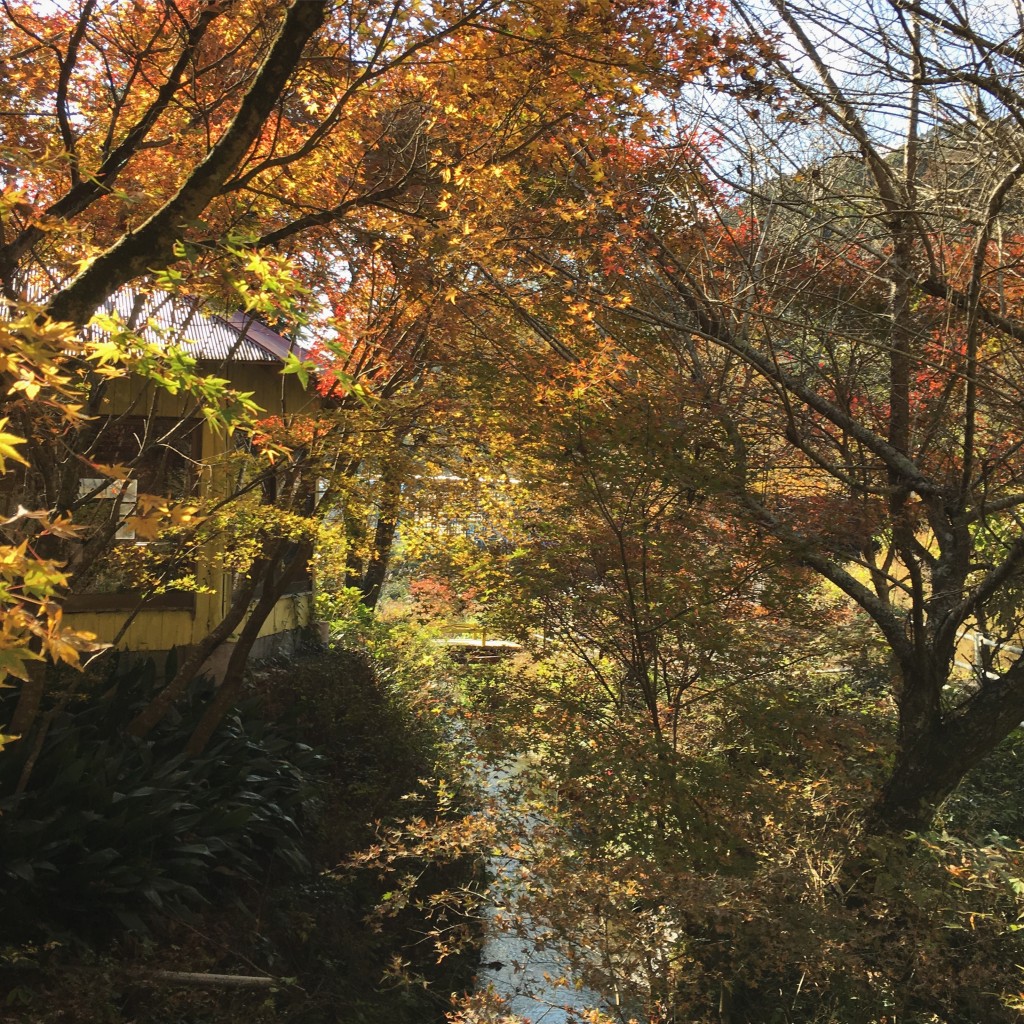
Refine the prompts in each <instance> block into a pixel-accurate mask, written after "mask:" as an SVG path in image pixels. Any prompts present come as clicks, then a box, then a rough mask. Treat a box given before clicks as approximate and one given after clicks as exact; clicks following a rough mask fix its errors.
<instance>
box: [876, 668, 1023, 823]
mask: <svg viewBox="0 0 1024 1024" xmlns="http://www.w3.org/2000/svg"><path fill="white" fill-rule="evenodd" d="M913 678H914V679H915V680H916V681H917V683H918V685H922V686H923V685H928V686H929V688H932V689H934V688H936V687H937V688H938V689H939V690H941V688H942V685H943V684H944V683H945V682H946V677H945V675H944V674H942V675H941V676H939V675H936V676H935V677H933V678H932V679H930V680H922V679H921V678H920V677H913ZM909 685H912V684H911V682H910V681H908V682H905V684H904V687H905V689H906V687H907V686H909ZM921 706H923V702H922V705H921ZM1022 719H1024V661H1018V662H1017V663H1016V664H1014V665H1013V666H1012V667H1011V668H1010V669H1008V670H1007V671H1006V672H1004V673H1003V675H1002V677H1001V678H1000V679H999V680H986V682H985V684H984V685H983V686H982V687H981V688H980V689H978V690H977V691H976V692H975V693H974V694H972V695H971V696H970V697H968V698H967V699H966V700H964V701H963V702H962V703H961V704H960V706H959V707H958V708H956V709H955V710H953V711H952V712H947V713H946V714H945V715H942V714H939V713H938V712H937V711H936V712H935V713H933V714H931V713H929V714H919V715H918V716H917V717H909V716H908V715H907V714H906V713H904V714H903V715H902V716H901V732H900V739H899V744H898V747H897V752H896V760H895V763H894V764H893V767H892V771H891V773H890V776H889V780H888V782H887V783H886V785H885V788H884V789H883V790H882V793H881V794H880V796H879V798H878V800H877V801H876V803H875V806H874V807H873V808H872V812H871V814H870V816H869V822H870V825H871V827H872V828H874V829H876V830H878V831H906V830H908V829H922V828H927V827H928V826H929V825H930V824H931V822H932V819H933V818H934V816H935V812H936V810H938V808H939V805H940V804H941V803H942V801H943V800H945V799H946V797H948V796H949V795H950V793H952V792H953V790H954V789H956V787H957V786H958V785H959V784H960V782H961V781H962V779H963V777H964V776H965V775H966V774H967V773H968V772H969V771H970V770H971V769H972V768H973V767H974V766H975V765H977V764H978V763H979V762H980V761H981V760H982V759H983V758H984V757H986V756H987V755H988V754H990V753H991V752H992V751H993V750H994V749H995V748H996V747H997V746H998V745H999V744H1000V743H1001V742H1002V741H1003V740H1004V739H1006V737H1007V736H1009V735H1010V733H1011V732H1013V730H1014V729H1016V728H1018V727H1019V725H1020V723H1021V721H1022Z"/></svg>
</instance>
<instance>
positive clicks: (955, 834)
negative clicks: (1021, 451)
mask: <svg viewBox="0 0 1024 1024" xmlns="http://www.w3.org/2000/svg"><path fill="white" fill-rule="evenodd" d="M479 675H480V683H479V685H478V687H477V689H476V691H475V693H474V695H473V696H474V697H475V700H474V702H473V706H472V707H471V708H470V710H469V714H470V717H471V719H472V720H474V721H475V722H476V724H477V726H478V736H479V738H480V742H481V743H490V744H491V745H492V747H493V749H494V750H495V752H496V753H506V754H507V753H509V752H514V751H517V750H518V751H519V752H520V753H523V754H526V753H528V754H529V758H528V759H527V760H525V761H523V762H522V763H523V764H525V765H526V766H527V767H526V768H524V770H523V772H522V774H521V776H520V781H521V783H522V785H523V787H524V796H525V797H526V799H527V804H526V805H525V806H526V809H527V810H529V809H530V808H531V807H535V806H538V803H539V804H542V805H543V806H545V807H546V808H547V810H546V811H545V814H544V815H543V817H545V818H546V819H547V820H548V822H549V824H548V825H547V826H546V827H542V828H539V829H536V830H535V832H534V834H533V835H532V836H530V837H529V841H528V848H526V849H523V850H520V851H518V852H517V855H518V856H520V857H522V858H525V859H528V861H529V863H531V865H532V866H533V870H534V871H535V873H536V874H537V875H539V876H541V877H542V878H543V885H537V886H535V887H534V888H533V890H532V895H531V898H530V901H529V903H528V908H527V909H528V910H529V912H530V913H531V914H532V915H533V916H534V917H535V919H538V920H543V921H545V922H548V923H549V924H550V925H552V927H553V929H554V931H555V933H556V934H557V935H560V936H562V937H563V938H564V940H565V941H564V947H563V952H564V954H565V955H566V956H567V957H568V958H569V959H570V961H572V962H573V963H575V965H576V968H577V971H578V973H579V974H580V976H581V977H582V978H583V979H584V980H585V981H586V983H587V984H588V986H589V987H591V988H593V989H595V990H596V991H599V992H604V993H606V994H613V996H612V995H610V996H609V998H612V997H614V998H615V999H616V1000H618V1001H620V1002H621V1004H622V1005H626V1006H630V1007H634V1008H636V1015H637V1016H638V1017H639V1018H640V1019H643V1020H645V1021H650V1022H657V1024H682V1022H686V1024H775V1022H777V1024H980V1022H981V1021H984V1022H986V1024H1010V1022H1013V1021H1017V1020H1019V1019H1021V1018H1020V1014H1021V1010H1022V1005H1021V1002H1020V996H1019V995H1018V993H1019V992H1020V991H1021V985H1020V982H1021V981H1022V979H1024V970H1022V969H1021V968H1020V967H1019V966H1018V965H1020V964H1022V963H1024V943H1022V941H1021V936H1022V934H1024V933H1022V931H1021V930H1020V927H1021V925H1020V922H1021V920H1022V918H1024V842H1022V840H1024V834H1022V832H1021V829H1020V822H1021V820H1022V816H1021V812H1020V808H1019V807H1018V804H1019V803H1020V799H1019V793H1020V791H1021V786H1020V781H1021V774H1020V755H1021V743H1020V741H1019V740H1011V741H1010V742H1008V743H1007V744H1004V747H1003V748H1002V749H1001V750H1000V751H999V752H998V753H997V755H996V756H995V757H994V758H993V759H991V761H990V763H989V765H988V766H987V770H986V771H984V772H982V771H979V772H977V773H975V776H974V777H973V778H971V779H968V780H967V782H966V783H965V784H964V786H962V787H961V790H960V792H959V794H958V796H957V799H956V800H953V801H950V802H949V804H948V806H947V807H946V808H945V809H944V810H945V818H944V819H942V820H941V821H940V822H938V823H937V826H936V829H935V830H934V831H932V832H929V833H927V834H921V835H910V836H905V835H892V834H872V833H870V832H869V831H868V830H867V829H865V827H864V824H863V823H864V821H865V812H866V810H867V808H868V807H869V806H870V804H871V801H872V798H873V795H874V794H875V793H876V792H877V788H878V786H879V785H881V782H882V780H883V779H884V777H885V770H886V765H887V763H888V758H889V757H890V749H891V742H892V741H891V725H890V716H889V712H888V708H887V706H886V704H885V701H884V699H883V698H881V697H879V695H878V694H877V693H876V692H873V691H872V690H871V689H870V688H864V687H860V686H856V685H847V684H846V683H844V682H841V681H837V680H836V679H835V677H828V676H824V677H823V676H820V675H818V676H814V675H810V676H807V677H801V678H797V677H796V676H795V675H794V674H792V673H791V674H790V675H788V676H787V677H786V678H785V679H783V680H781V681H778V680H762V681H761V682H749V683H748V684H747V685H746V686H745V687H744V688H742V689H734V690H729V691H719V692H715V691H709V692H707V693H706V694H705V695H703V696H701V698H700V699H699V700H695V701H694V702H693V703H692V706H691V708H690V710H689V712H688V715H687V716H686V719H685V720H684V721H683V722H682V723H681V725H680V727H679V730H678V733H677V734H676V737H675V743H674V745H671V746H670V745H668V744H665V743H659V742H657V741H656V739H655V738H654V737H653V736H652V734H651V729H650V723H649V722H648V721H646V720H645V718H644V715H643V714H642V713H636V714H633V713H631V710H630V709H628V708H626V709H619V711H618V712H617V713H616V714H615V715H611V714H610V713H609V708H608V703H607V700H606V698H605V697H604V695H603V694H602V693H601V692H600V690H599V689H598V688H597V687H595V686H593V685H591V684H590V682H589V680H588V679H587V677H585V676H583V675H580V674H578V673H576V674H574V673H572V672H570V671H569V670H568V669H566V667H565V666H564V665H559V664H558V663H557V662H555V661H549V662H547V663H543V662H542V663H538V664H537V665H535V666H533V667H531V668H529V669H526V670H522V669H516V668H509V667H502V668H499V669H495V670H491V671H490V672H489V673H487V674H486V675H485V674H484V673H483V672H482V671H481V672H480V673H479ZM467 1019H474V1018H472V1017H469V1018H467Z"/></svg>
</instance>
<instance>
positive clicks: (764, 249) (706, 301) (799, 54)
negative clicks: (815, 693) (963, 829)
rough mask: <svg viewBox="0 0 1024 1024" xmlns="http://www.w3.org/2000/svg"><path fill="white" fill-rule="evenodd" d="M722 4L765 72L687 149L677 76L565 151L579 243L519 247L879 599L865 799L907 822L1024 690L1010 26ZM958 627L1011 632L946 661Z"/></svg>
mask: <svg viewBox="0 0 1024 1024" xmlns="http://www.w3.org/2000/svg"><path fill="white" fill-rule="evenodd" d="M735 11H736V14H737V16H738V17H739V18H740V19H741V20H742V21H743V22H744V23H745V24H746V25H747V26H748V28H749V29H750V30H751V31H753V32H755V33H756V34H758V35H759V36H760V37H761V38H763V39H765V40H771V39H775V40H777V41H778V42H777V46H778V52H777V56H774V57H773V56H772V55H771V52H770V51H769V50H766V51H765V54H766V59H768V60H769V61H770V62H771V65H772V68H773V81H769V82H765V83H762V85H761V86H758V85H757V82H756V81H755V82H754V83H753V84H752V86H751V95H750V97H749V98H748V99H746V100H743V101H741V102H739V103H737V104H735V105H728V106H723V105H719V106H716V107H714V108H713V109H712V111H711V112H710V114H709V117H710V122H709V123H710V125H711V126H713V127H714V130H715V131H716V132H717V141H716V139H709V138H708V136H704V138H705V139H707V140H708V144H705V145H704V146H703V147H701V146H699V145H695V142H697V141H699V140H700V138H701V137H702V136H701V133H700V128H699V121H697V120H696V115H695V112H694V107H693V103H692V99H693V97H692V96H690V97H685V96H680V97H679V98H678V102H677V103H676V104H675V105H674V106H673V107H672V113H671V115H666V127H667V129H671V131H672V134H671V135H670V136H668V137H667V139H665V140H663V141H662V142H659V144H658V145H653V144H651V145H647V146H646V147H641V148H634V151H633V152H632V153H622V152H621V148H620V152H619V153H618V154H615V149H614V148H613V147H608V146H604V147H602V148H598V147H596V146H593V147H591V149H590V150H589V151H588V152H586V153H583V154H581V156H580V159H579V161H578V164H579V168H580V169H579V171H578V173H577V174H576V175H575V177H574V179H573V188H574V189H575V194H576V198H575V200H574V202H575V203H576V204H577V205H578V207H579V208H580V209H583V208H587V209H589V210H591V211H593V212H592V214H591V217H592V220H591V224H592V225H593V227H594V237H595V239H596V240H597V242H596V245H592V246H591V247H590V249H589V251H590V252H591V253H592V256H591V257H590V261H589V262H588V263H586V264H584V263H582V262H581V260H580V259H579V258H578V257H576V256H571V255H568V253H569V249H568V247H567V246H563V247H562V248H561V251H560V253H559V254H558V255H553V254H552V253H551V252H550V251H549V252H547V253H544V252H541V251H540V250H539V249H537V248H536V247H532V246H529V245H528V244H524V245H523V249H524V251H525V252H526V253H528V256H527V257H526V258H527V259H529V260H531V261H533V263H534V265H536V266H541V267H543V266H545V265H546V266H547V267H548V268H549V269H550V272H551V276H552V277H553V278H557V279H558V280H559V281H561V282H563V283H564V287H565V290H566V291H569V290H572V291H573V293H574V295H576V296H577V298H576V300H575V301H577V302H579V301H580V297H582V296H586V298H587V299H588V300H589V301H591V302H592V303H593V305H592V307H591V308H592V310H593V311H594V315H595V316H596V317H597V318H598V319H599V320H600V321H601V322H602V323H603V324H604V325H605V329H607V330H616V331H617V333H616V337H617V338H618V339H619V340H620V343H621V344H622V345H623V346H624V347H625V348H627V349H628V348H629V347H630V345H631V344H632V343H634V342H633V339H631V338H630V336H629V334H628V331H627V330H626V329H625V327H624V323H625V322H626V321H628V320H630V319H632V320H633V321H635V322H638V323H641V324H643V325H645V331H649V330H652V329H653V331H654V332H655V335H654V336H655V337H657V339H658V341H657V346H656V348H657V351H658V352H660V353H661V355H660V356H657V357H655V358H665V357H666V355H665V354H674V356H675V357H676V358H678V359H680V360H681V361H683V362H685V363H686V364H687V365H688V366H689V375H690V379H691V380H692V381H693V382H694V384H695V386H697V387H703V388H704V389H705V392H706V407H707V415H708V416H710V417H711V418H712V419H713V421H714V422H715V423H716V424H717V427H716V429H717V431H718V436H719V438H720V440H721V443H722V448H723V451H725V450H727V451H729V453H730V455H729V459H728V467H729V469H728V472H729V473H730V474H731V476H732V484H731V488H732V493H733V495H734V497H735V499H736V500H737V501H740V502H741V503H742V504H744V505H745V506H746V508H747V510H748V513H749V515H750V517H751V522H752V523H754V524H756V525H757V527H758V528H759V529H761V530H762V531H763V532H764V533H765V535H768V536H773V537H775V538H777V539H778V540H780V541H782V542H783V543H784V544H785V545H787V546H788V548H789V549H790V551H791V552H792V554H793V556H794V557H795V558H797V559H798V560H799V561H801V562H802V563H803V564H805V565H807V566H809V567H811V568H813V569H814V570H815V571H817V572H818V573H819V574H820V575H821V576H823V577H824V578H826V579H827V580H829V581H831V582H832V583H833V584H835V585H836V586H838V587H839V588H840V589H841V590H842V591H843V592H844V593H845V594H846V595H847V596H848V597H849V598H850V599H851V600H852V601H854V602H855V603H856V604H857V605H859V606H860V607H861V608H862V609H863V610H864V611H865V612H866V613H867V614H868V615H869V616H870V617H871V618H872V619H873V621H874V622H875V624H876V625H877V627H878V629H879V630H880V631H881V633H882V635H883V636H884V638H885V640H886V643H887V644H888V646H889V649H890V650H891V652H892V661H893V671H894V682H893V694H894V697H895V701H896V706H897V710H898V719H899V726H898V727H899V746H898V752H897V755H896V759H895V763H894V765H893V769H892V774H891V777H890V779H889V782H888V784H887V786H886V787H885V791H884V792H883V793H882V794H881V796H880V798H879V802H878V805H877V808H876V814H877V818H878V820H879V822H882V823H884V824H885V825H886V826H894V827H898V828H902V827H914V826H919V825H921V824H922V823H925V822H927V821H929V820H930V819H931V816H932V813H933V811H934V809H935V807H936V806H937V805H938V804H939V803H940V802H941V801H942V800H943V799H944V798H945V797H946V796H947V795H948V794H949V793H950V792H951V791H952V789H953V788H954V787H955V786H956V785H957V783H958V782H959V780H960V779H961V778H962V776H963V774H964V773H965V772H966V771H967V769H968V768H970V767H971V766H972V765H974V764H976V763H977V762H978V761H979V760H980V759H981V758H983V757H984V756H985V755H986V754H987V753H988V752H990V751H991V750H992V749H993V748H994V747H995V745H996V744H998V743H999V742H1000V740H1002V739H1003V738H1004V737H1005V736H1006V735H1007V734H1008V733H1009V732H1010V731H1011V730H1012V729H1014V728H1015V727H1016V725H1017V724H1018V723H1019V721H1020V720H1021V717H1022V715H1024V662H1021V661H1020V660H1019V659H1018V658H1017V657H1016V655H1015V654H1014V653H1013V652H1012V650H1011V649H1010V648H1009V647H1007V646H1006V644H1007V643H1009V642H1011V641H1012V638H1013V637H1014V636H1015V635H1017V633H1018V631H1019V625H1020V619H1019V608H1020V604H1019V595H1020V580H1021V566H1022V562H1021V559H1022V558H1024V536H1022V534H1021V528H1020V523H1019V507H1020V503H1021V500H1022V499H1021V488H1020V483H1021V481H1020V473H1019V459H1018V458H1017V456H1018V452H1019V444H1020V441H1019V438H1018V434H1019V422H1020V421H1019V403H1020V394H1019V385H1018V381H1019V377H1020V374H1019V368H1018V365H1017V363H1018V349H1019V339H1020V337H1021V327H1020V325H1019V324H1018V323H1017V321H1016V320H1015V319H1014V317H1013V313H1012V309H1013V306H1012V302H1013V295H1014V294H1015V289H1016V287H1017V285H1016V281H1017V276H1018V275H1017V270H1016V255H1015V254H1016V249H1017V244H1018V237H1017V236H1018V233H1019V225H1018V219H1017V214H1016V199H1015V196H1016V189H1017V187H1018V182H1019V178H1020V176H1021V167H1022V166H1024V164H1022V163H1021V160H1020V152H1019V138H1018V136H1019V132H1020V118H1021V111H1022V109H1024V107H1022V104H1021V97H1020V95H1019V93H1018V92H1017V91H1016V89H1015V87H1014V86H1013V84H1012V83H1013V82H1014V81H1015V80H1016V77H1015V76H1016V75H1017V74H1018V72H1019V63H1018V62H1019V53H1018V51H1017V49H1016V48H1015V45H1014V43H1013V39H1014V38H1015V37H1014V32H1015V31H1016V29H1017V26H1016V23H1015V22H1013V23H1011V22H1012V19H1011V18H1010V16H1009V15H1008V14H1007V13H1005V12H1003V13H1000V12H998V11H994V12H991V13H989V14H987V15H985V16H982V15H981V13H980V12H978V11H977V10H976V9H974V8H972V9H971V11H970V12H968V11H967V10H966V8H962V7H956V6H955V5H954V6H951V7H948V8H943V9H942V10H941V11H940V10H939V9H938V8H936V7H933V6H932V5H923V4H913V3H895V2H894V3H891V4H890V3H880V4H876V5H874V6H873V7H872V9H871V12H870V14H865V15H864V17H863V18H850V19H845V18H844V17H843V15H841V14H838V13H836V12H835V11H834V10H832V9H831V8H827V7H825V6H823V5H822V6H818V5H814V4H801V5H795V4H789V3H784V2H782V0H779V2H777V3H775V4H773V5H772V12H773V13H772V16H771V17H769V16H768V14H767V13H765V12H764V11H761V10H760V9H756V10H755V9H754V8H748V7H746V6H744V5H737V6H736V7H735ZM787 48H788V49H787ZM695 124H696V125H697V127H695ZM613 160H614V161H615V163H613ZM615 166H617V167H618V177H617V179H612V180H609V170H610V169H612V168H614V167H615ZM627 168H628V170H629V177H628V178H627V177H625V176H624V175H623V170H624V169H627ZM587 204H590V205H589V207H588V206H587ZM602 246H604V247H606V248H605V249H604V252H605V253H606V255H607V256H608V257H609V261H610V262H609V261H606V263H605V265H604V266H601V265H600V263H599V260H600V259H601V255H602ZM627 265H628V266H630V267H632V268H633V269H634V273H632V275H630V277H629V280H628V281H627V279H626V277H625V276H624V275H623V274H622V272H621V268H622V267H624V266H627ZM616 325H618V327H616ZM643 336H646V337H650V334H647V333H645V334H644V335H643ZM970 630H977V631H980V632H983V633H984V634H985V635H986V636H987V637H988V638H989V639H990V641H991V642H992V643H994V644H995V645H996V647H997V648H999V649H1001V652H1002V653H1001V654H1000V656H999V657H996V658H989V659H987V660H986V662H985V663H984V664H983V665H979V666H978V667H977V669H976V670H975V671H973V674H972V675H971V677H970V679H969V680H967V681H966V682H965V683H963V684H961V685H955V686H952V687H950V684H951V682H953V680H954V678H955V668H956V665H955V663H956V661H957V659H958V658H961V659H962V658H963V653H962V648H961V645H962V642H963V637H964V634H965V632H966V631H970Z"/></svg>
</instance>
